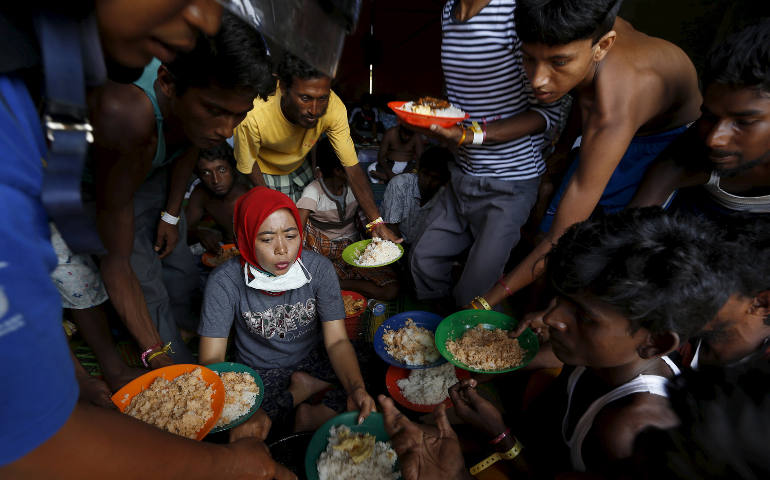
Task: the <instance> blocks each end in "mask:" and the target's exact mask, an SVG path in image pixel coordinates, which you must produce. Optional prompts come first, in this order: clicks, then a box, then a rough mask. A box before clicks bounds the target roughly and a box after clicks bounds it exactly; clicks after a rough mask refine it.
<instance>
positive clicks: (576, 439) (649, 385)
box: [561, 355, 680, 472]
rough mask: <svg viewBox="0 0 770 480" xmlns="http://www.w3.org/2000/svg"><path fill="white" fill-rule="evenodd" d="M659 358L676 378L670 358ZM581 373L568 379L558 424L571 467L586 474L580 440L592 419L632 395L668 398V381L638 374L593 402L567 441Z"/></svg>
mask: <svg viewBox="0 0 770 480" xmlns="http://www.w3.org/2000/svg"><path fill="white" fill-rule="evenodd" d="M660 358H662V359H663V361H665V362H666V364H668V366H669V368H670V369H671V371H672V372H674V375H679V373H680V371H679V367H677V366H676V364H674V362H673V361H672V360H671V359H670V358H668V357H667V356H665V355H664V356H662V357H660ZM583 372H585V367H577V368H576V369H575V371H573V372H572V374H571V375H570V377H569V381H568V382H567V411H566V413H565V414H564V419H563V420H562V425H561V435H562V438H563V439H564V442H565V443H566V444H567V447H568V448H569V453H570V459H571V461H572V468H573V469H575V470H576V471H578V472H585V471H586V465H585V463H584V462H583V440H585V438H586V435H588V432H589V431H590V430H591V427H592V426H593V423H594V418H596V415H597V414H598V413H599V412H600V411H601V410H602V408H604V407H605V405H607V404H608V403H610V402H614V401H615V400H617V399H619V398H623V397H626V396H628V395H632V394H634V393H651V394H653V395H660V396H661V397H668V394H667V393H666V382H668V378H666V377H661V376H660V375H639V376H638V377H636V378H634V379H632V380H630V381H629V382H627V383H624V384H623V385H620V386H619V387H615V388H614V389H613V390H611V391H609V392H607V393H605V394H604V395H602V396H601V397H599V398H597V399H596V400H594V401H593V403H591V405H590V406H589V407H588V410H586V412H585V413H584V414H583V416H582V417H580V420H578V422H577V424H576V425H575V430H574V431H573V432H572V437H570V438H567V429H568V428H569V412H570V408H571V406H572V392H574V390H575V386H576V385H577V382H578V380H579V379H580V377H581V375H583Z"/></svg>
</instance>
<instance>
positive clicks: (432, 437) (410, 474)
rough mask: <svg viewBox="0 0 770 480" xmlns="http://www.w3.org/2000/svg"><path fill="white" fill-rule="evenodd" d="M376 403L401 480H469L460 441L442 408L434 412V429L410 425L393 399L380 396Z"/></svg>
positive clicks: (414, 424) (426, 426)
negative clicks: (380, 410)
mask: <svg viewBox="0 0 770 480" xmlns="http://www.w3.org/2000/svg"><path fill="white" fill-rule="evenodd" d="M377 400H378V401H379V402H380V406H381V407H382V414H383V416H384V417H385V418H384V420H385V430H386V431H387V432H388V435H390V443H391V445H393V449H394V450H395V451H396V454H398V461H399V463H400V464H401V475H402V476H403V478H404V480H418V479H419V480H449V479H459V478H472V477H471V476H470V475H469V474H468V471H467V470H466V469H465V464H464V463H463V455H462V452H461V451H460V441H459V440H458V439H457V434H456V433H455V431H454V430H452V426H451V425H450V424H449V420H448V419H447V416H446V407H445V406H444V405H439V406H438V407H437V408H436V410H435V411H434V415H435V418H436V425H437V427H438V428H436V427H433V426H428V425H419V424H416V423H413V422H412V421H411V420H409V419H408V418H406V417H405V416H404V415H402V414H401V412H399V411H398V409H397V408H396V407H395V405H393V400H391V399H390V398H387V397H386V396H384V395H380V396H379V397H377Z"/></svg>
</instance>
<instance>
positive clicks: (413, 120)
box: [388, 102, 470, 128]
mask: <svg viewBox="0 0 770 480" xmlns="http://www.w3.org/2000/svg"><path fill="white" fill-rule="evenodd" d="M405 103H408V102H388V107H390V109H391V110H393V113H395V114H396V116H397V117H398V118H399V119H401V121H403V122H406V123H408V124H409V125H414V126H415V127H423V128H430V126H431V125H433V124H436V125H439V126H441V127H444V128H449V127H451V126H452V125H454V124H456V123H457V122H462V121H463V120H465V119H466V118H469V117H470V114H467V113H466V114H465V116H464V117H435V116H433V115H423V114H421V113H412V112H405V111H404V110H401V107H402V106H403V105H404V104H405Z"/></svg>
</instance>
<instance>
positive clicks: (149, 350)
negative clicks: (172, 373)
mask: <svg viewBox="0 0 770 480" xmlns="http://www.w3.org/2000/svg"><path fill="white" fill-rule="evenodd" d="M162 346H163V343H162V342H159V343H156V344H155V345H153V346H151V347H150V348H148V349H147V350H145V351H144V352H142V365H144V366H145V367H149V366H150V365H149V364H148V363H147V355H149V354H151V353H152V351H153V350H155V349H156V348H160V347H162Z"/></svg>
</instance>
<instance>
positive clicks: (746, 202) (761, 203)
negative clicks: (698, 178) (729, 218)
mask: <svg viewBox="0 0 770 480" xmlns="http://www.w3.org/2000/svg"><path fill="white" fill-rule="evenodd" d="M703 188H705V189H706V191H708V192H709V195H711V198H712V199H713V200H714V201H715V202H717V203H718V204H719V205H721V206H723V207H725V208H728V209H730V210H735V211H737V212H751V213H770V195H762V196H760V197H740V196H738V195H733V194H732V193H728V192H725V191H724V190H722V188H721V187H720V186H719V175H717V173H716V172H711V177H710V178H709V181H708V183H707V184H705V185H703Z"/></svg>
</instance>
